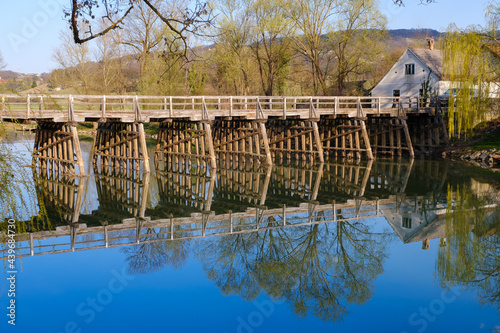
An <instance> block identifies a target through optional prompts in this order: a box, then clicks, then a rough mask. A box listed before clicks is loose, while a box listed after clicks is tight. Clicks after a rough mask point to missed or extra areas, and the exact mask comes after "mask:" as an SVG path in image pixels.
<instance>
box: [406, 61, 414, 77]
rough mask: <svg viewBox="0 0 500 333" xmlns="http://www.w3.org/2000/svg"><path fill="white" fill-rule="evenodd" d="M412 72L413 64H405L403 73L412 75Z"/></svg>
mask: <svg viewBox="0 0 500 333" xmlns="http://www.w3.org/2000/svg"><path fill="white" fill-rule="evenodd" d="M413 74H415V64H406V65H405V75H413Z"/></svg>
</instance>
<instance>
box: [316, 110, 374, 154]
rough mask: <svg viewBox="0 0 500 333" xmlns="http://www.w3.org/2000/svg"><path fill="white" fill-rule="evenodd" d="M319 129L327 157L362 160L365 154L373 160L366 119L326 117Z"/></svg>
mask: <svg viewBox="0 0 500 333" xmlns="http://www.w3.org/2000/svg"><path fill="white" fill-rule="evenodd" d="M319 128H320V136H321V142H322V145H323V150H324V152H325V157H327V158H328V157H343V158H346V157H347V158H354V157H356V158H357V159H360V158H361V155H362V154H363V153H364V154H365V155H366V157H367V158H368V159H369V160H373V153H372V148H371V145H370V140H369V138H368V133H367V131H366V124H365V119H364V118H346V117H335V116H333V117H324V118H322V119H321V120H320V124H319Z"/></svg>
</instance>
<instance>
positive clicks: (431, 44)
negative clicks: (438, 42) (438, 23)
mask: <svg viewBox="0 0 500 333" xmlns="http://www.w3.org/2000/svg"><path fill="white" fill-rule="evenodd" d="M426 42H427V48H428V49H429V50H431V51H432V50H434V38H427V39H426Z"/></svg>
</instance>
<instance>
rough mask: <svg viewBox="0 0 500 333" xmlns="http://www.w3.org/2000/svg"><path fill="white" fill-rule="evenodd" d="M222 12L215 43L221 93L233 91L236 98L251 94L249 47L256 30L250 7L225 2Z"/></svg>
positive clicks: (220, 8) (232, 0) (221, 3)
mask: <svg viewBox="0 0 500 333" xmlns="http://www.w3.org/2000/svg"><path fill="white" fill-rule="evenodd" d="M218 8H219V11H220V12H221V14H220V16H219V17H220V18H219V20H218V21H217V27H218V32H217V34H216V35H215V40H214V41H215V43H216V52H215V58H214V61H215V63H216V66H217V74H218V76H219V80H218V81H219V82H218V86H219V90H220V88H222V87H223V86H225V87H226V88H225V90H226V91H227V90H229V89H230V90H232V94H235V95H246V94H249V93H250V68H251V64H250V61H251V58H250V54H249V53H250V49H249V47H248V46H249V45H250V42H251V40H252V29H251V24H250V20H251V18H250V16H249V15H248V6H247V3H245V2H239V1H235V0H222V1H220V2H219V7H218ZM231 87H232V89H231Z"/></svg>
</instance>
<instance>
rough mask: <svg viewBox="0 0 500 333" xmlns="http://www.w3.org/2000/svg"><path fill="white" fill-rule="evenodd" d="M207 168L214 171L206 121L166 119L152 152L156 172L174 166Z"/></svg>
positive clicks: (212, 150) (210, 135)
mask: <svg viewBox="0 0 500 333" xmlns="http://www.w3.org/2000/svg"><path fill="white" fill-rule="evenodd" d="M193 158H195V159H196V161H197V165H204V166H206V165H207V164H208V165H209V166H210V167H211V168H214V169H215V168H217V165H216V160H215V151H214V145H213V139H212V128H211V124H210V122H209V121H188V120H172V119H167V120H165V121H162V122H161V123H160V127H159V130H158V139H157V142H156V149H155V167H156V170H164V169H165V168H170V167H171V166H173V165H174V164H178V165H182V164H185V163H187V165H191V163H192V159H193Z"/></svg>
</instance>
